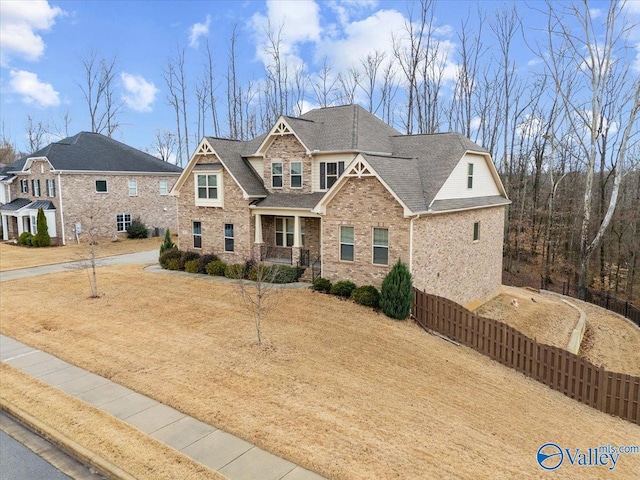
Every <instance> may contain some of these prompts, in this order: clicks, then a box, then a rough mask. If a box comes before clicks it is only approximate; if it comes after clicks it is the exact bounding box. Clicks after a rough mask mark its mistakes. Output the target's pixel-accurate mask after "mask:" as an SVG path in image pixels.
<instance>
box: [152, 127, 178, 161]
mask: <svg viewBox="0 0 640 480" xmlns="http://www.w3.org/2000/svg"><path fill="white" fill-rule="evenodd" d="M176 145H177V144H176V135H175V134H174V133H172V132H170V131H168V130H160V129H158V130H156V132H155V138H154V141H153V143H152V144H151V154H152V155H155V156H157V157H159V158H160V160H163V161H165V162H172V161H175V159H176Z"/></svg>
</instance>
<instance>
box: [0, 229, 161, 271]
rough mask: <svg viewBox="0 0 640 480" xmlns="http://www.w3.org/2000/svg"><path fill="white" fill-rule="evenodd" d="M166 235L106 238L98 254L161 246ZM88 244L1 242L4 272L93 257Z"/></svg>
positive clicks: (0, 266)
mask: <svg viewBox="0 0 640 480" xmlns="http://www.w3.org/2000/svg"><path fill="white" fill-rule="evenodd" d="M162 240H163V239H162V238H160V237H152V238H143V239H137V240H132V239H128V238H124V239H122V240H118V241H117V242H114V241H113V240H111V239H102V240H99V241H98V244H97V245H96V254H97V256H98V257H108V256H110V255H122V254H124V253H136V252H144V251H147V250H153V249H154V248H158V249H159V248H160V244H161V243H162ZM90 255H91V254H90V252H89V247H88V245H87V243H80V244H77V243H71V242H69V243H68V244H67V245H65V246H64V247H49V248H28V247H23V246H20V245H14V244H12V243H7V242H4V243H0V272H5V271H7V270H16V269H18V268H26V267H36V266H40V265H52V264H54V263H63V262H73V261H76V260H81V259H85V258H89V257H90Z"/></svg>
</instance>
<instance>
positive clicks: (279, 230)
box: [276, 217, 295, 247]
mask: <svg viewBox="0 0 640 480" xmlns="http://www.w3.org/2000/svg"><path fill="white" fill-rule="evenodd" d="M294 227H295V225H294V219H293V218H280V217H278V218H276V246H277V247H293V240H294V233H293V232H294Z"/></svg>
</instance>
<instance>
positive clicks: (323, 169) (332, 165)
mask: <svg viewBox="0 0 640 480" xmlns="http://www.w3.org/2000/svg"><path fill="white" fill-rule="evenodd" d="M342 172H344V162H320V189H321V190H328V189H330V188H331V187H332V186H333V184H334V183H336V182H337V181H338V177H339V176H340V175H342Z"/></svg>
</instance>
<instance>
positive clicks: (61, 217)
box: [58, 172, 67, 245]
mask: <svg viewBox="0 0 640 480" xmlns="http://www.w3.org/2000/svg"><path fill="white" fill-rule="evenodd" d="M58 195H60V224H61V227H62V245H66V244H67V241H66V238H65V234H64V207H63V206H62V175H60V172H58Z"/></svg>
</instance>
